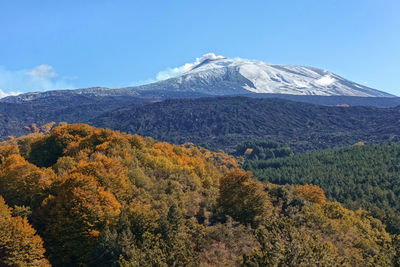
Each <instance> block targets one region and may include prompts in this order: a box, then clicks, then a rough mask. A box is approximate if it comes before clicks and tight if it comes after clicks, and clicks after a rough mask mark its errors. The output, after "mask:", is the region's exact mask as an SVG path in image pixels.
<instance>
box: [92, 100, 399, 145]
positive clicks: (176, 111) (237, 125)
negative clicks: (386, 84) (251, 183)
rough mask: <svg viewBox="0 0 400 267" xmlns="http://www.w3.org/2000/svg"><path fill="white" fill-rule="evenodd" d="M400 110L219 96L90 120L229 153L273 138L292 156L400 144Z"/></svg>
mask: <svg viewBox="0 0 400 267" xmlns="http://www.w3.org/2000/svg"><path fill="white" fill-rule="evenodd" d="M399 120H400V108H385V109H380V108H373V107H327V106H317V105H311V104H306V103H299V102H291V101H287V100H281V99H253V98H246V97H222V98H203V99H195V100H190V99H181V100H167V101H163V102H158V103H151V104H146V105H142V106H137V105H134V106H128V107H124V108H121V109H117V110H115V111H113V112H109V113H106V114H104V115H102V116H100V117H98V118H96V119H93V120H90V123H89V124H91V125H94V126H98V127H108V128H112V129H115V130H121V131H124V132H128V133H138V134H140V135H144V136H152V137H154V138H156V139H159V140H163V141H168V142H173V143H184V142H194V143H195V144H204V145H205V146H206V147H210V148H212V149H213V150H216V149H223V150H224V151H225V152H233V151H234V148H235V147H236V145H237V144H239V143H241V142H244V141H247V140H253V139H271V140H274V141H279V142H281V143H284V144H287V145H289V146H290V147H292V148H293V149H294V150H295V151H296V152H302V151H306V150H310V149H323V148H331V147H336V146H346V145H352V144H354V143H357V142H359V141H364V142H366V143H379V142H384V141H390V140H399V137H400V123H399Z"/></svg>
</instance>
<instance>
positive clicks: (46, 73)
mask: <svg viewBox="0 0 400 267" xmlns="http://www.w3.org/2000/svg"><path fill="white" fill-rule="evenodd" d="M28 74H29V75H31V76H33V77H39V78H45V79H48V78H54V77H56V76H57V73H56V72H55V71H54V68H53V67H52V66H49V65H46V64H42V65H39V66H37V67H35V68H34V69H33V70H31V71H30V72H28Z"/></svg>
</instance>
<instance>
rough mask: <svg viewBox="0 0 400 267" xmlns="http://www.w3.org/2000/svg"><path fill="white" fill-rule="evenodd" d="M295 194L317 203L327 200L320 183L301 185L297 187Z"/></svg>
mask: <svg viewBox="0 0 400 267" xmlns="http://www.w3.org/2000/svg"><path fill="white" fill-rule="evenodd" d="M295 194H296V195H298V196H300V197H302V198H304V199H306V200H308V201H310V202H313V203H316V204H323V203H325V202H326V196H325V193H324V190H322V188H321V187H319V186H318V185H312V184H305V185H300V186H298V187H297V188H296V190H295Z"/></svg>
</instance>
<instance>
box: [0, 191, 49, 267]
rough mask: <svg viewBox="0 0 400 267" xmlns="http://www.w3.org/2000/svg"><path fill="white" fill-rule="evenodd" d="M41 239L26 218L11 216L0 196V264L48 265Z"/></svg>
mask: <svg viewBox="0 0 400 267" xmlns="http://www.w3.org/2000/svg"><path fill="white" fill-rule="evenodd" d="M44 253H45V250H44V248H43V241H42V239H41V238H40V236H38V235H37V234H36V231H35V230H34V229H33V228H32V226H31V225H30V224H29V223H28V220H27V219H26V218H21V217H19V216H18V217H12V216H11V209H10V208H9V207H8V206H7V204H6V203H5V202H4V199H3V197H2V196H0V266H50V264H49V262H48V261H47V259H46V258H45V257H44Z"/></svg>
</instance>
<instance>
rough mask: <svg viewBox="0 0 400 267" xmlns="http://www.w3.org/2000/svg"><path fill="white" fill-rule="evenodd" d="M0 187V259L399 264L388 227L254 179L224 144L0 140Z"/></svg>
mask: <svg viewBox="0 0 400 267" xmlns="http://www.w3.org/2000/svg"><path fill="white" fill-rule="evenodd" d="M0 195H1V196H2V198H0V214H1V217H0V265H1V266H21V265H22V266H48V265H49V264H52V265H54V266H240V265H242V266H398V264H399V263H400V262H399V256H398V255H399V252H400V250H399V249H400V248H399V241H400V240H399V237H398V236H396V235H390V234H388V233H387V232H386V231H385V226H384V225H383V224H382V223H381V222H380V221H379V220H378V219H375V218H373V217H371V216H370V215H369V214H368V213H367V212H365V211H363V210H357V211H356V212H355V211H351V210H348V209H345V208H344V207H342V206H341V204H339V203H338V202H330V201H326V197H325V195H324V192H323V190H321V189H320V188H319V187H318V186H313V185H305V186H279V185H273V184H269V183H268V184H266V183H261V182H259V181H256V180H255V179H253V178H252V175H251V174H250V173H247V172H245V171H243V170H241V169H239V168H237V163H236V161H235V159H234V158H233V157H231V156H228V155H226V154H223V153H215V152H211V151H209V150H207V149H204V148H198V147H195V146H194V145H193V144H190V143H189V144H185V145H181V146H178V145H170V144H168V143H162V142H157V141H154V140H153V139H152V138H143V137H140V136H138V135H128V134H121V133H119V132H114V131H111V130H103V129H97V128H93V127H90V126H88V125H83V124H81V125H64V126H58V127H55V128H54V129H52V130H51V132H50V133H49V134H40V133H35V134H32V135H29V136H26V137H21V138H18V139H12V140H9V141H6V142H3V143H1V144H0ZM3 198H4V201H3ZM35 230H36V231H37V232H35Z"/></svg>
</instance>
